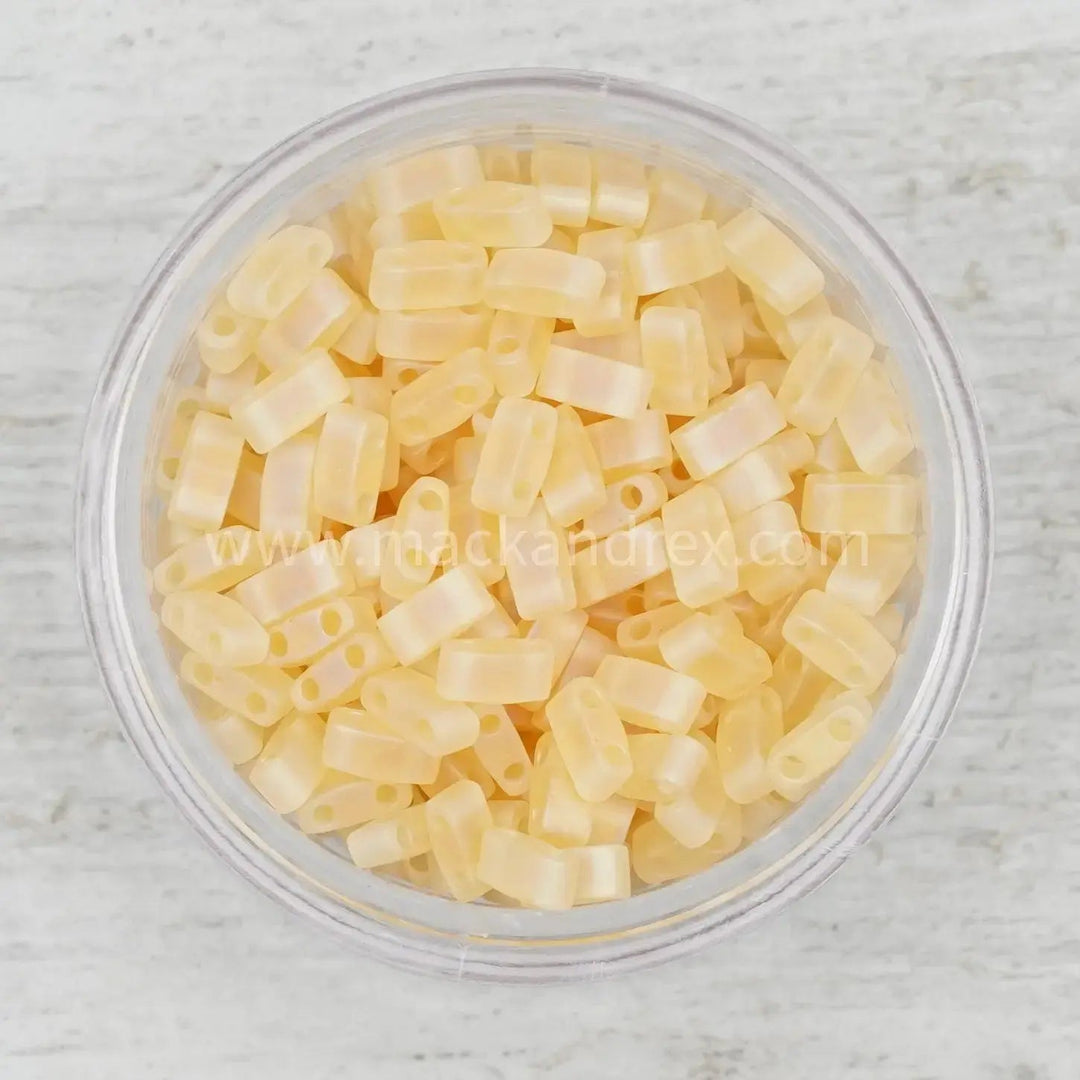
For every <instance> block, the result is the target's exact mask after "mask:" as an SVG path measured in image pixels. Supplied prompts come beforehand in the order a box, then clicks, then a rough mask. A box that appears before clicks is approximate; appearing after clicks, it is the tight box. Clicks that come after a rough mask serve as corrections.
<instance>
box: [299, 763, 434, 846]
mask: <svg viewBox="0 0 1080 1080" xmlns="http://www.w3.org/2000/svg"><path fill="white" fill-rule="evenodd" d="M412 799H413V787H412V784H383V783H379V782H378V781H376V780H358V779H357V778H356V777H353V776H349V775H347V774H346V773H335V772H330V773H327V774H326V775H325V776H324V777H323V781H322V783H321V784H319V786H318V787H317V788H316V789H315V793H314V794H313V795H312V796H311V798H310V799H308V801H307V802H306V803H304V805H303V806H301V807H300V809H299V810H297V811H296V824H297V825H298V826H299V827H300V829H301V831H302V832H306V833H308V834H309V835H318V834H320V833H328V832H336V831H337V830H338V829H351V828H353V827H354V826H356V825H362V824H364V822H367V821H377V820H381V819H383V818H387V817H392V816H393V815H395V814H397V813H398V812H399V811H401V810H404V809H405V808H406V807H407V806H408V805H409V804H410V803H411V802H412Z"/></svg>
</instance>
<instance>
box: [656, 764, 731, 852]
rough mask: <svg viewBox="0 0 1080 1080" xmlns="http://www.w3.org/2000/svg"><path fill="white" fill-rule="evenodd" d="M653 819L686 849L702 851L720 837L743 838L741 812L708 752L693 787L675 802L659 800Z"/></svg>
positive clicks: (683, 792)
mask: <svg viewBox="0 0 1080 1080" xmlns="http://www.w3.org/2000/svg"><path fill="white" fill-rule="evenodd" d="M654 816H655V820H656V822H657V824H658V825H661V826H663V828H664V829H665V830H666V831H667V832H668V833H670V834H671V836H672V838H673V839H675V840H676V841H678V843H680V844H681V845H682V846H683V847H685V848H690V849H693V848H700V847H703V846H704V845H705V844H707V843H708V842H709V841H710V840H711V839H712V838H713V837H714V836H715V835H716V834H717V833H720V834H721V836H726V837H734V836H740V837H741V835H742V809H741V807H740V806H739V804H738V803H736V802H734V801H733V800H732V799H730V798H729V797H728V795H727V793H726V792H725V791H724V788H723V785H722V784H721V782H720V769H719V766H718V765H717V763H716V759H715V757H713V755H711V754H709V753H708V751H706V754H705V764H704V766H703V768H702V770H701V772H700V774H699V775H698V778H697V781H696V782H695V783H694V785H693V787H691V788H689V789H688V790H686V791H682V792H680V793H679V794H678V795H675V796H674V797H673V798H670V799H660V800H658V801H657V803H656V808H655V810H654Z"/></svg>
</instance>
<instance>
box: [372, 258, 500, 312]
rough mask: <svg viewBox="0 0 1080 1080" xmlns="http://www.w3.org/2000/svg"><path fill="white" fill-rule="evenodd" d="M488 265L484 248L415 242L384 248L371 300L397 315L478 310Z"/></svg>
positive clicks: (376, 262)
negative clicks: (425, 310) (472, 306)
mask: <svg viewBox="0 0 1080 1080" xmlns="http://www.w3.org/2000/svg"><path fill="white" fill-rule="evenodd" d="M487 264H488V263H487V253H486V252H485V251H484V249H483V248H482V247H481V246H480V245H479V244H455V243H451V242H450V241H449V240H413V241H412V242H411V243H408V244H399V245H397V246H396V247H383V248H378V249H376V251H375V257H374V259H373V260H372V263H371V284H370V285H369V286H368V296H369V297H370V298H371V302H372V303H373V304H374V305H375V307H377V308H380V309H383V308H389V309H392V310H394V311H406V310H413V311H416V310H419V309H422V308H435V307H461V306H463V305H466V304H477V303H479V302H480V299H481V296H482V294H483V290H484V276H485V272H486V270H487Z"/></svg>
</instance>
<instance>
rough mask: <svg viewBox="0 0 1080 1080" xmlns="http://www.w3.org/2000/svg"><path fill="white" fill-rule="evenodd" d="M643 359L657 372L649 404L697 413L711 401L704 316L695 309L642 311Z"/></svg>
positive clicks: (686, 413)
mask: <svg viewBox="0 0 1080 1080" xmlns="http://www.w3.org/2000/svg"><path fill="white" fill-rule="evenodd" d="M640 329H641V360H642V365H643V366H644V368H645V370H646V371H650V372H652V374H653V377H654V381H653V387H652V392H651V394H650V396H649V406H650V408H653V409H658V410H659V411H660V412H665V413H673V414H675V415H677V416H696V415H697V414H698V413H700V412H703V411H704V410H705V408H706V407H707V406H708V404H709V358H708V352H707V350H706V347H705V331H704V328H703V326H702V322H701V316H700V315H699V314H698V312H696V311H695V310H693V309H692V308H677V307H662V306H656V307H650V308H648V309H647V310H645V311H643V312H642V314H641V322H640Z"/></svg>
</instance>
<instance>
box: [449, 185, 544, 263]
mask: <svg viewBox="0 0 1080 1080" xmlns="http://www.w3.org/2000/svg"><path fill="white" fill-rule="evenodd" d="M432 208H433V209H434V211H435V217H436V218H437V220H438V222H439V225H440V226H441V228H442V232H443V236H445V237H446V239H447V240H459V241H464V242H467V243H472V244H481V245H483V246H484V247H488V248H509V247H538V246H539V245H540V244H542V243H543V242H544V241H545V240H547V238H548V237H549V236H550V235H551V228H552V220H551V214H550V213H549V212H548V208H547V206H546V205H545V204H544V201H543V198H542V194H541V192H540V191H538V190H537V189H536V188H535V187H531V186H529V185H528V184H511V183H507V182H505V181H500V180H485V181H483V182H482V183H479V184H476V185H474V186H473V187H466V188H457V189H456V190H454V191H448V192H444V193H443V194H442V195H440V196H438V198H436V199H435V201H434V203H433V206H432Z"/></svg>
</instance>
